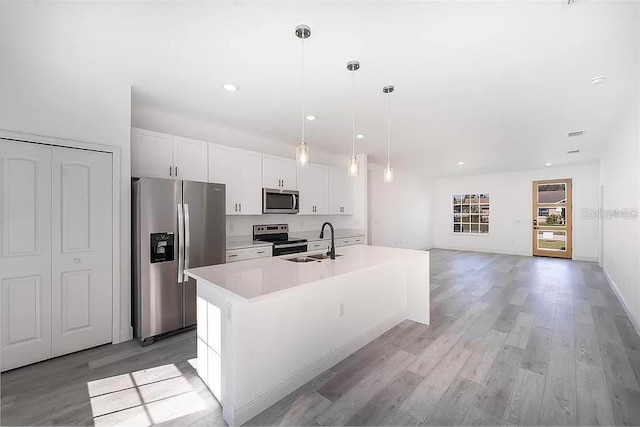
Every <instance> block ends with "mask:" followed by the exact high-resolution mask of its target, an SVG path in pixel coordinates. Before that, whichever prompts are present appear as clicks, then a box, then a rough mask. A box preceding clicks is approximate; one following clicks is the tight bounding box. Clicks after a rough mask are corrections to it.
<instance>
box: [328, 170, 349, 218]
mask: <svg viewBox="0 0 640 427" xmlns="http://www.w3.org/2000/svg"><path fill="white" fill-rule="evenodd" d="M352 185H353V182H352V178H349V176H348V175H347V169H346V168H329V213H330V214H350V213H351V210H352V206H353V201H352V198H353V196H352V194H353V192H352V189H351V188H352Z"/></svg>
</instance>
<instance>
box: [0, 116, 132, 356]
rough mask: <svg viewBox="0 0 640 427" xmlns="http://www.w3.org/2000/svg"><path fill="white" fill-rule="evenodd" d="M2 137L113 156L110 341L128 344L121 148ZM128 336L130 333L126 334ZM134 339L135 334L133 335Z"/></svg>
mask: <svg viewBox="0 0 640 427" xmlns="http://www.w3.org/2000/svg"><path fill="white" fill-rule="evenodd" d="M0 138H1V139H8V140H13V141H20V142H27V143H32V144H33V143H35V144H46V145H52V146H56V147H68V148H77V149H81V150H91V151H100V152H104V153H111V155H112V168H111V174H112V188H113V203H112V218H113V236H112V237H113V242H112V244H113V269H112V301H111V305H112V308H113V310H112V317H113V318H112V319H111V321H112V330H111V341H112V343H113V344H117V343H120V342H123V341H127V340H129V339H131V338H125V339H123V335H122V332H123V331H126V330H127V328H128V329H131V326H130V325H129V326H127V327H125V328H122V329H121V327H120V286H121V282H120V279H121V277H120V270H121V266H120V232H121V228H120V168H121V162H122V160H121V155H120V151H121V150H120V147H116V146H112V145H103V144H93V143H90V142H82V141H74V140H71V139H61V138H51V137H48V136H42V135H32V134H25V133H18V132H11V131H6V130H2V129H0ZM127 336H129V334H128V333H127ZM131 336H133V332H131Z"/></svg>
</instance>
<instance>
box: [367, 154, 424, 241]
mask: <svg viewBox="0 0 640 427" xmlns="http://www.w3.org/2000/svg"><path fill="white" fill-rule="evenodd" d="M383 170H384V167H383V166H380V165H377V164H373V163H370V164H369V174H368V179H369V236H370V237H369V243H370V244H372V245H376V246H389V247H399V248H408V249H427V248H430V247H431V246H433V239H432V234H431V218H430V216H431V193H430V185H429V181H428V180H427V179H425V178H422V177H418V176H415V175H411V174H407V173H404V172H402V171H398V170H394V179H393V183H390V184H387V183H385V182H384V180H383Z"/></svg>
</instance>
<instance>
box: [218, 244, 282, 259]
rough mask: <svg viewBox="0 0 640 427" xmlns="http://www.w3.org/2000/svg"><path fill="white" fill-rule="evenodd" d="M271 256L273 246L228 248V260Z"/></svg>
mask: <svg viewBox="0 0 640 427" xmlns="http://www.w3.org/2000/svg"><path fill="white" fill-rule="evenodd" d="M270 256H273V248H272V247H271V246H259V247H257V248H247V249H231V250H227V262H236V261H244V260H246V259H254V258H266V257H270Z"/></svg>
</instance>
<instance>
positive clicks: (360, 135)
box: [356, 133, 367, 139]
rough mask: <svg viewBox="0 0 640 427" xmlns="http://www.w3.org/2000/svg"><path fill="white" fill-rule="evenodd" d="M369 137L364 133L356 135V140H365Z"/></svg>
mask: <svg viewBox="0 0 640 427" xmlns="http://www.w3.org/2000/svg"><path fill="white" fill-rule="evenodd" d="M366 136H367V135H365V134H364V133H359V134H357V135H356V138H358V139H364V138H365V137H366Z"/></svg>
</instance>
